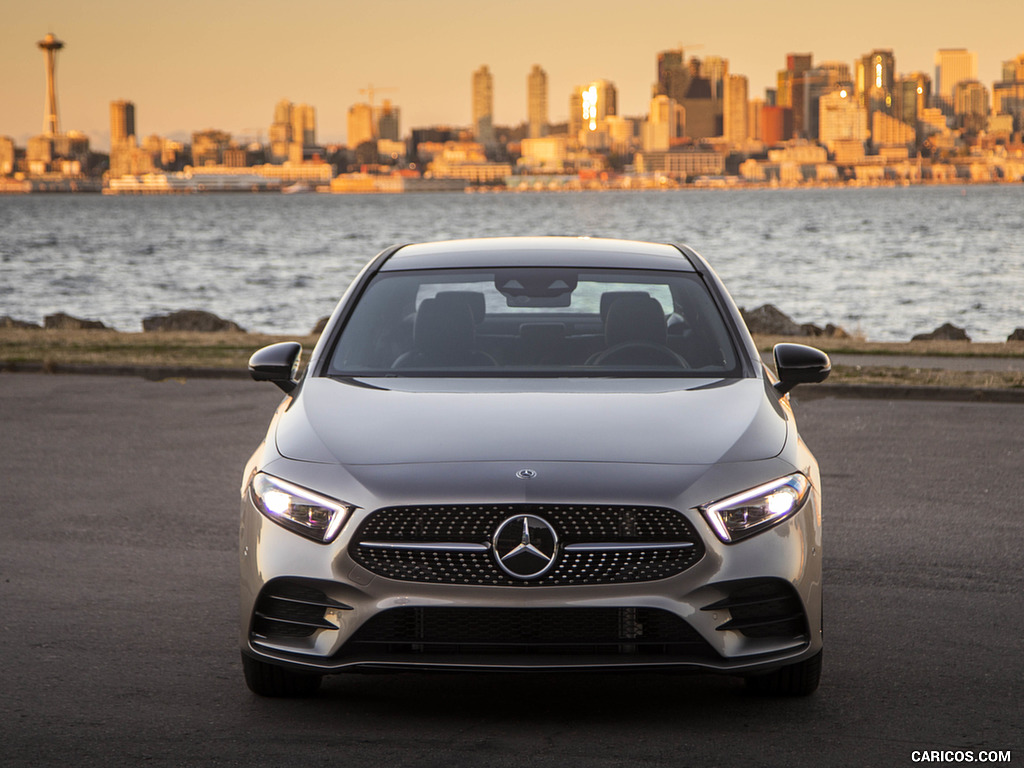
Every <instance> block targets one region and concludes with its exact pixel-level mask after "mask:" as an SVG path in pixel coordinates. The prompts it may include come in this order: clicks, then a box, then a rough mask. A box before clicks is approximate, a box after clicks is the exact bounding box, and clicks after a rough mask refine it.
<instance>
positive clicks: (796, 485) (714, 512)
mask: <svg viewBox="0 0 1024 768" xmlns="http://www.w3.org/2000/svg"><path fill="white" fill-rule="evenodd" d="M810 487H811V483H810V481H808V479H807V478H806V477H804V476H803V475H801V474H793V475H787V476H786V477H780V478H779V479H778V480H772V481H771V482H770V483H765V484H764V485H759V486H757V488H751V489H750V490H749V491H744V492H743V493H737V494H736V495H735V496H729V497H728V498H726V499H722V500H721V501H716V502H714V503H712V504H706V505H704V506H703V507H701V508H700V511H701V512H703V513H704V517H706V518H707V520H708V522H709V523H710V524H711V527H712V528H714V529H715V533H717V534H718V538H720V539H721V540H722V541H724V542H725V543H726V544H732V543H733V542H735V541H739V540H740V539H743V538H746V537H747V536H752V535H753V534H755V533H759V532H761V531H763V530H765V529H766V528H770V527H771V526H773V525H775V524H776V523H780V522H782V521H783V520H785V519H786V518H787V517H789V516H790V515H792V514H793V513H794V512H796V511H797V510H798V509H800V507H802V506H803V504H804V501H805V500H806V499H807V493H808V491H809V490H810Z"/></svg>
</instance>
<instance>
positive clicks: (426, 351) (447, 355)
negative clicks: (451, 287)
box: [391, 291, 496, 368]
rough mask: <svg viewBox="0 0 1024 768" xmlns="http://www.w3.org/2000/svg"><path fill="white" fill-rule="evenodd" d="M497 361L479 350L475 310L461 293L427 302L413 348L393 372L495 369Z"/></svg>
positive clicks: (418, 319) (419, 313) (419, 317)
mask: <svg viewBox="0 0 1024 768" xmlns="http://www.w3.org/2000/svg"><path fill="white" fill-rule="evenodd" d="M495 364H496V363H495V361H494V358H493V357H491V356H490V355H488V354H486V353H484V352H480V351H479V350H477V349H476V328H475V323H474V318H473V310H472V309H471V307H470V304H469V302H468V301H467V300H466V299H465V297H463V296H460V295H458V293H457V292H454V291H453V292H450V293H448V294H443V293H442V294H438V295H437V296H436V297H434V298H432V299H424V300H423V302H421V303H420V308H419V309H418V310H417V312H416V320H415V322H414V325H413V348H412V350H411V351H409V352H406V353H405V354H403V355H400V356H399V357H398V359H397V360H395V362H394V364H393V365H392V366H391V367H392V368H435V367H448V366H455V367H467V366H489V365H495Z"/></svg>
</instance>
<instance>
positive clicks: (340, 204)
mask: <svg viewBox="0 0 1024 768" xmlns="http://www.w3.org/2000/svg"><path fill="white" fill-rule="evenodd" d="M1022 215H1024V185H1015V186H1012V187H1008V186H978V187H973V186H972V187H967V188H962V187H923V188H921V187H912V188H898V189H890V188H883V189H829V190H818V189H815V190H729V191H719V190H685V191H673V192H593V193H591V192H582V193H531V194H493V195H465V194H420V195H396V196H352V195H337V196H332V195H293V196H282V195H206V196H178V197H103V196H98V195H65V196H46V195H34V196H6V197H0V315H11V316H13V317H16V318H19V319H23V320H31V321H34V322H41V321H42V319H43V317H44V316H45V315H47V314H51V313H53V312H58V311H63V312H67V313H69V314H72V315H75V316H79V317H87V318H93V319H99V320H102V321H103V322H105V323H106V324H107V325H111V326H113V327H116V328H119V329H121V330H128V331H137V330H141V320H142V318H143V317H146V316H149V315H153V314H163V313H166V312H170V311H174V310H177V309H187V308H194V309H206V310H209V311H212V312H215V313H217V314H218V315H220V316H221V317H226V318H229V319H232V320H235V321H236V322H238V323H239V324H240V325H242V326H243V327H245V328H246V329H248V330H251V331H266V332H273V333H305V332H308V331H309V329H310V328H312V326H313V324H314V323H315V322H316V320H317V319H318V318H319V317H321V316H323V315H326V314H329V313H330V311H331V310H332V309H333V307H334V304H335V302H336V301H337V299H338V298H339V297H340V296H341V294H342V292H343V291H344V289H345V287H346V286H347V285H348V284H349V282H350V281H351V279H352V277H353V276H354V275H355V274H356V273H357V272H358V270H359V269H360V268H361V267H362V265H363V264H365V263H366V261H367V260H368V259H370V258H371V257H372V256H374V255H375V254H376V253H377V252H378V251H380V250H382V249H383V248H385V247H387V246H389V245H391V244H394V243H400V242H414V241H420V240H440V239H446V238H454V237H477V236H493V235H536V234H545V235H594V236H606V237H623V238H636V239H643V240H655V241H675V242H684V243H687V244H689V245H691V246H693V247H694V248H695V249H697V250H698V251H700V252H701V253H702V254H703V255H704V256H705V257H706V258H707V259H708V260H709V261H710V262H711V264H712V265H713V266H714V267H715V269H716V270H717V271H718V273H719V274H720V275H721V276H722V278H723V280H724V281H725V283H726V285H727V286H728V287H729V289H730V291H731V292H732V294H733V298H734V299H735V300H736V302H737V303H738V304H740V305H741V306H745V307H747V308H754V307H757V306H759V305H761V304H764V303H766V302H770V303H772V304H775V305H776V306H778V307H779V308H780V309H782V310H783V311H784V312H786V313H787V314H789V315H790V316H792V317H793V318H794V319H796V320H797V321H799V322H814V323H818V324H820V325H823V324H825V323H828V322H832V323H836V324H837V325H841V326H843V327H845V328H847V329H848V330H851V331H859V332H861V333H863V334H865V335H866V336H867V337H868V338H869V339H876V340H905V339H909V338H910V336H912V335H913V334H915V333H920V332H922V331H930V330H932V329H933V328H935V327H936V326H938V325H940V324H941V323H943V322H946V321H949V322H952V323H954V324H955V325H958V326H962V327H964V328H966V329H967V332H968V334H969V335H970V336H971V337H972V338H973V339H974V340H975V341H1002V340H1004V339H1005V338H1006V336H1007V335H1008V334H1009V333H1010V332H1011V331H1013V329H1014V328H1017V327H1021V326H1024V244H1022V243H1024V238H1022V236H1021V234H1020V231H1021V224H1022Z"/></svg>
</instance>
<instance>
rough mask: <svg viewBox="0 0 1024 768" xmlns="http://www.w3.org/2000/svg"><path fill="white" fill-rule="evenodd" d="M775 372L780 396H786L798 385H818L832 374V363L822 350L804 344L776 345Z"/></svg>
mask: <svg viewBox="0 0 1024 768" xmlns="http://www.w3.org/2000/svg"><path fill="white" fill-rule="evenodd" d="M774 354H775V371H776V373H777V374H778V376H779V381H778V383H777V384H776V385H775V389H776V391H778V392H779V394H783V395H784V394H786V393H787V392H789V391H790V390H791V389H793V387H795V386H796V385H797V384H817V383H819V382H822V381H824V380H825V379H827V378H828V375H829V374H830V373H832V361H831V360H829V358H828V355H826V354H825V353H824V352H822V351H821V350H820V349H815V348H814V347H808V346H806V345H804V344H776V345H775V349H774Z"/></svg>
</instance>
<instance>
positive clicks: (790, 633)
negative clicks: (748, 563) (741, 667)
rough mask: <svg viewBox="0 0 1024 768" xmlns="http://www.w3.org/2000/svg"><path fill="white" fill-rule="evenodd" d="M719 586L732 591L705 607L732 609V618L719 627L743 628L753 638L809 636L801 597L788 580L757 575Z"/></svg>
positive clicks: (725, 628) (714, 609)
mask: <svg viewBox="0 0 1024 768" xmlns="http://www.w3.org/2000/svg"><path fill="white" fill-rule="evenodd" d="M718 586H724V587H725V588H726V589H727V590H728V591H729V595H728V596H727V597H725V598H723V599H721V600H718V601H717V602H715V603H712V604H711V605H707V606H704V608H702V609H701V610H704V611H728V612H729V616H730V617H731V618H730V619H729V621H727V622H725V623H724V624H721V625H719V626H718V627H716V629H719V630H722V631H725V630H733V631H736V632H741V633H742V634H743V635H744V636H746V637H751V638H786V639H788V638H804V639H806V638H807V637H809V632H808V629H807V617H806V616H805V615H804V611H803V606H802V604H801V603H800V598H799V597H798V596H797V593H796V590H794V589H793V587H792V585H790V584H789V583H788V582H785V581H781V580H779V579H755V580H748V581H736V582H732V583H731V584H725V585H718Z"/></svg>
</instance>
